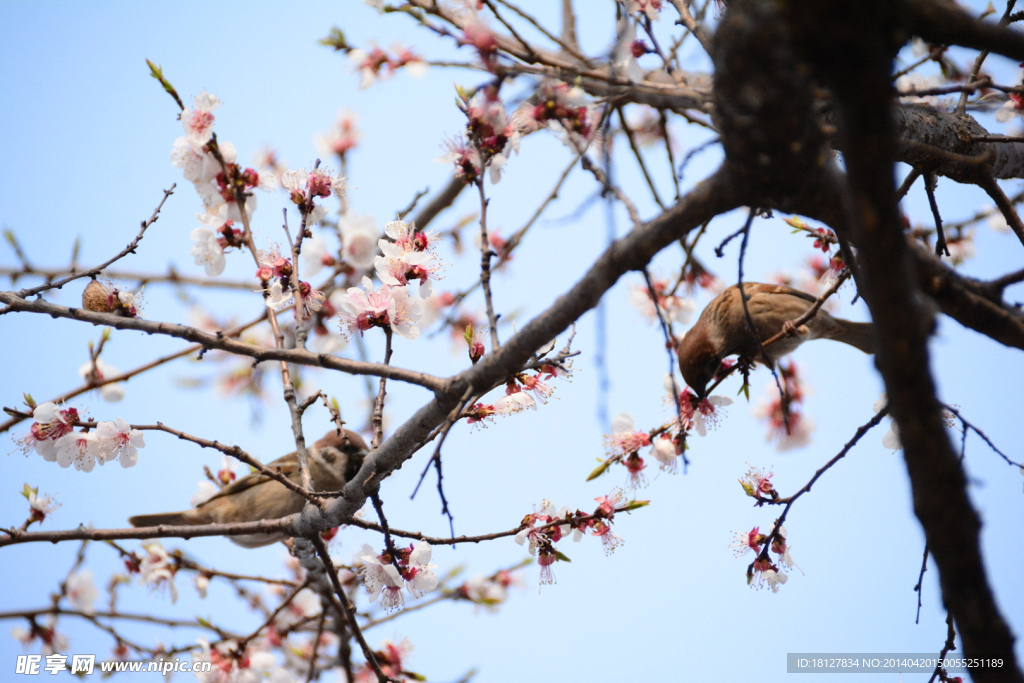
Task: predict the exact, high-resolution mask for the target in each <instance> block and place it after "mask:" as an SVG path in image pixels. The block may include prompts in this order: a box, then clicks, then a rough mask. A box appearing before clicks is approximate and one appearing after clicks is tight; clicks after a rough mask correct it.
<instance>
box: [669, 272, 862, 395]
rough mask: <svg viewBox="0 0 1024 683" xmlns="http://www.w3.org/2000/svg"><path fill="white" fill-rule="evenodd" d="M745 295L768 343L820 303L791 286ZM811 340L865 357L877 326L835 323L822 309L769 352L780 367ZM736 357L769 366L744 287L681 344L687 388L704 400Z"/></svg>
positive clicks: (717, 302)
mask: <svg viewBox="0 0 1024 683" xmlns="http://www.w3.org/2000/svg"><path fill="white" fill-rule="evenodd" d="M743 291H745V292H746V294H747V297H748V299H747V308H748V309H749V310H750V317H751V319H752V320H753V321H754V326H755V327H756V328H757V334H758V336H759V337H760V338H761V341H762V342H763V341H765V340H766V339H768V338H770V337H773V336H775V335H776V334H778V333H779V332H782V331H783V330H784V329H786V328H787V327H792V326H791V325H787V323H789V322H790V321H792V320H796V319H797V318H799V317H800V316H801V315H803V313H804V312H805V311H806V310H807V309H808V308H810V306H811V304H813V303H814V301H815V298H814V297H813V296H811V295H810V294H807V293H806V292H801V291H800V290H798V289H793V288H792V287H786V286H785V285H767V284H761V283H759V282H744V283H743ZM811 339H834V340H836V341H841V342H843V343H844V344H849V345H850V346H853V347H856V348H858V349H860V350H861V351H863V352H864V353H874V348H873V344H874V341H873V338H872V329H871V323H856V322H851V321H849V320H843V319H842V318H835V317H833V316H831V315H829V314H828V313H826V312H825V311H823V310H820V309H819V310H818V312H817V313H816V314H815V316H814V317H813V318H811V319H810V320H808V321H807V322H806V323H804V324H803V325H800V326H799V327H796V328H793V334H788V335H786V336H784V337H783V338H781V339H779V341H777V342H775V343H774V344H771V345H769V346H766V347H764V351H765V353H766V354H767V355H768V359H769V360H770V361H771V362H772V363H774V361H775V360H776V359H777V358H780V357H782V356H785V355H786V354H788V353H792V352H793V351H794V350H795V349H796V347H798V346H800V345H801V344H802V343H804V342H805V341H808V340H811ZM733 354H736V355H738V356H740V357H742V358H747V359H750V360H754V361H758V362H763V361H762V358H761V352H760V350H759V349H758V346H757V340H756V339H754V336H753V335H752V334H751V333H750V325H749V324H748V323H747V319H746V315H745V314H744V312H743V301H742V299H741V298H740V291H739V286H738V285H733V286H732V287H729V288H728V289H726V290H725V291H724V292H722V293H721V294H719V295H718V296H717V297H715V299H714V300H713V301H712V302H711V303H709V304H708V305H707V307H706V308H705V309H704V311H703V312H702V313H701V314H700V318H699V319H698V320H697V322H696V324H694V326H693V327H691V328H690V329H689V331H688V332H687V333H686V336H684V337H683V341H682V342H680V344H679V370H680V372H682V373H683V379H685V380H686V383H687V385H689V387H690V388H691V389H693V390H694V391H695V392H697V395H698V396H703V395H704V392H705V389H706V387H707V384H708V382H710V381H711V379H712V378H713V377H714V376H715V373H716V372H717V371H718V367H719V365H720V364H721V362H722V359H723V358H725V357H726V356H731V355H733Z"/></svg>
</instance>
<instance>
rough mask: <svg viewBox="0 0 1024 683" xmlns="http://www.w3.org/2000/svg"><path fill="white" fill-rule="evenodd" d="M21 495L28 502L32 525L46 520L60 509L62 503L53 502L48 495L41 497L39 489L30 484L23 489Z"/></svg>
mask: <svg viewBox="0 0 1024 683" xmlns="http://www.w3.org/2000/svg"><path fill="white" fill-rule="evenodd" d="M21 495H23V496H25V498H26V499H27V500H28V514H29V520H30V523H34V522H40V523H42V522H43V521H45V520H46V517H47V515H49V514H50V513H52V512H53V511H55V510H56V509H57V508H59V507H60V503H57V502H55V501H54V500H53V498H52V497H50V496H48V495H42V496H40V495H39V489H38V487H37V488H32V487H30V486H29V485H28V484H25V485H24V487H22V490H21Z"/></svg>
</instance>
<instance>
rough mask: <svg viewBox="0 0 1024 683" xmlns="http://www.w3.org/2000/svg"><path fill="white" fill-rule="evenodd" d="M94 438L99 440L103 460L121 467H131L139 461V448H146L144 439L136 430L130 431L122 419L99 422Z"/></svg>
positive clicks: (129, 426)
mask: <svg viewBox="0 0 1024 683" xmlns="http://www.w3.org/2000/svg"><path fill="white" fill-rule="evenodd" d="M96 436H97V438H98V439H99V440H100V443H101V446H100V451H101V452H102V453H103V454H104V456H105V458H104V459H105V460H107V461H109V460H113V459H114V458H117V461H118V462H119V463H121V467H132V466H134V465H135V463H136V462H138V460H139V451H138V449H139V448H145V447H146V441H145V437H144V436H143V434H142V432H140V431H139V430H138V429H132V426H131V425H130V424H128V423H127V422H126V421H125V420H124V418H121V417H119V418H117V420H115V421H114V422H100V423H99V424H98V425H96Z"/></svg>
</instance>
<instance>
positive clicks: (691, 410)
mask: <svg viewBox="0 0 1024 683" xmlns="http://www.w3.org/2000/svg"><path fill="white" fill-rule="evenodd" d="M731 404H732V399H731V398H728V397H726V396H708V397H707V398H701V399H698V398H697V396H696V395H695V394H694V393H693V391H692V390H691V389H690V388H689V387H687V388H686V389H684V390H683V393H682V394H680V396H679V410H680V412H681V413H682V428H683V430H684V431H690V430H691V429H692V430H694V431H696V432H697V433H698V434H700V435H701V436H705V435H706V434H707V430H708V428H709V427H710V428H711V429H714V428H715V427H717V426H718V420H719V419H720V417H721V415H720V414H719V412H718V408H720V407H723V406H727V405H731Z"/></svg>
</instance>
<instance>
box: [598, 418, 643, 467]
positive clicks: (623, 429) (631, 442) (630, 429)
mask: <svg viewBox="0 0 1024 683" xmlns="http://www.w3.org/2000/svg"><path fill="white" fill-rule="evenodd" d="M611 428H612V433H611V434H606V435H605V437H604V444H605V448H606V449H607V451H608V454H609V455H611V456H620V457H625V456H627V455H630V454H631V453H636V452H637V451H638V450H640V449H641V448H643V447H644V446H650V445H651V438H650V436H649V435H648V434H647V432H641V431H638V430H636V429H634V425H633V416H632V415H630V414H629V413H619V414H618V415H616V416H615V417H614V418H612V424H611Z"/></svg>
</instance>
